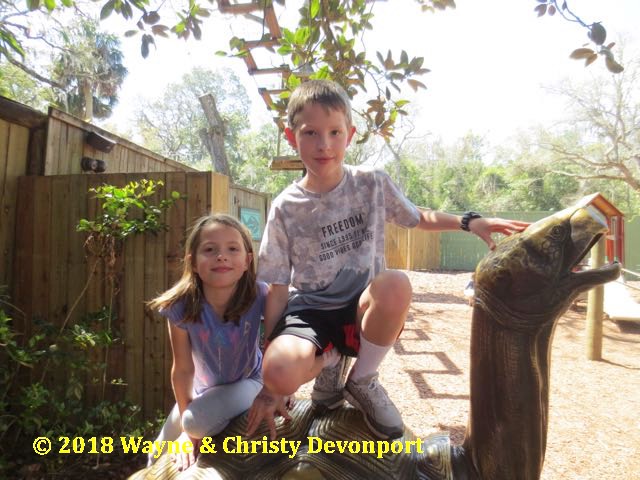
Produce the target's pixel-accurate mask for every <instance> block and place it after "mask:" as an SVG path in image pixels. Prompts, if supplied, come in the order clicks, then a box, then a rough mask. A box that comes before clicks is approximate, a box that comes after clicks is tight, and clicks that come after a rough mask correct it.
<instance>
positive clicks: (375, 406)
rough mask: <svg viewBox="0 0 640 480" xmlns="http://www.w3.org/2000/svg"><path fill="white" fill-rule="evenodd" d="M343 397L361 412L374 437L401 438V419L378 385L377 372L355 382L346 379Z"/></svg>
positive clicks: (383, 390)
mask: <svg viewBox="0 0 640 480" xmlns="http://www.w3.org/2000/svg"><path fill="white" fill-rule="evenodd" d="M344 395H345V397H346V399H347V400H349V403H351V405H353V406H354V407H356V408H357V409H358V410H360V411H361V412H362V414H363V415H364V421H365V423H366V424H367V425H368V426H369V428H370V429H371V431H372V432H373V433H374V434H375V435H376V436H378V437H380V438H382V439H388V438H389V439H393V438H399V437H401V436H402V434H403V433H404V424H403V423H402V417H401V416H400V412H398V409H397V408H396V406H395V405H394V404H393V402H392V401H391V399H390V398H389V395H388V394H387V391H386V390H385V389H384V387H383V386H382V385H380V384H379V383H378V373H377V372H376V373H372V374H371V375H367V376H366V377H363V378H361V379H360V380H359V381H357V382H354V381H352V380H351V379H348V380H347V384H346V385H345V391H344Z"/></svg>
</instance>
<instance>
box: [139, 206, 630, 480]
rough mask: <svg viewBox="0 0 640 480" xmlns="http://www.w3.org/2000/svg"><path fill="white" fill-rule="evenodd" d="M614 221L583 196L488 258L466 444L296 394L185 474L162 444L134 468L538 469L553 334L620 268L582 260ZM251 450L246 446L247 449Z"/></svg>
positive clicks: (283, 475) (471, 475) (208, 472)
mask: <svg viewBox="0 0 640 480" xmlns="http://www.w3.org/2000/svg"><path fill="white" fill-rule="evenodd" d="M606 231H607V226H606V223H605V222H604V221H603V220H602V218H601V216H600V215H599V214H598V213H597V212H595V211H593V210H592V208H591V207H585V206H581V205H579V204H578V205H575V206H573V207H571V208H568V209H566V210H563V211H561V212H558V213H556V214H554V215H552V216H550V217H547V218H545V219H543V220H540V221H538V222H536V223H534V224H533V225H531V226H529V227H528V228H527V230H525V231H524V232H522V233H518V234H515V235H512V236H510V237H506V238H504V239H503V240H502V241H501V242H500V243H499V244H498V245H497V247H496V249H495V250H493V251H491V252H489V253H488V254H487V256H486V257H485V258H484V259H483V260H482V261H481V262H480V263H479V265H478V267H477V269H476V273H475V303H474V308H473V319H472V327H471V374H470V410H469V421H468V426H467V430H466V433H465V438H464V441H463V443H462V445H451V444H450V442H449V437H448V434H446V433H443V434H436V435H432V436H429V437H427V438H425V439H421V438H416V437H415V436H414V435H413V434H412V433H411V432H410V431H409V430H408V429H405V432H404V436H403V437H401V438H400V439H397V440H394V441H380V440H378V439H376V438H375V437H373V436H372V434H371V433H370V432H369V430H368V428H367V427H366V425H365V423H364V421H363V419H362V415H361V414H360V412H358V411H357V410H356V409H354V408H351V407H348V406H345V407H341V408H339V409H337V410H335V411H333V412H329V413H327V414H325V415H322V416H318V415H316V414H315V413H314V412H313V410H312V408H311V405H310V402H309V401H308V400H305V401H298V402H297V403H296V404H295V406H294V407H293V409H292V410H291V412H290V415H291V417H292V420H291V421H290V422H278V430H277V433H278V436H277V440H275V441H273V442H272V441H269V440H268V431H267V430H266V427H265V428H263V429H262V430H260V431H259V432H258V433H257V434H256V435H255V436H254V437H252V438H243V437H242V435H243V432H244V431H245V429H246V416H244V415H243V416H240V417H238V418H237V419H235V420H234V421H233V422H232V423H231V424H230V425H229V426H228V427H227V428H226V429H225V431H224V432H222V433H221V434H219V435H217V436H216V437H214V438H213V442H212V443H211V444H210V448H209V450H210V451H211V452H213V451H215V453H201V454H200V456H199V457H198V461H197V464H196V467H192V468H190V469H189V470H187V471H186V472H184V474H180V472H178V471H177V469H176V467H175V466H174V464H173V462H172V461H171V460H170V459H169V455H164V456H163V457H161V458H160V459H159V460H158V462H156V464H155V465H153V466H152V467H149V468H147V469H145V470H141V471H139V472H137V473H135V474H134V475H133V476H131V477H130V479H132V480H139V479H143V478H154V479H155V478H165V479H173V478H177V477H178V476H180V478H202V479H252V480H253V479H285V480H293V479H353V480H356V479H357V480H361V479H365V478H366V479H389V478H400V479H424V480H441V479H460V480H462V479H483V480H489V479H490V480H513V479H519V480H532V479H538V478H540V474H541V471H542V466H543V462H544V455H545V449H546V436H547V424H548V407H549V373H550V372H549V369H550V354H551V342H552V338H553V333H554V328H555V326H556V323H557V320H558V318H559V317H560V316H561V315H562V314H563V313H564V312H565V311H566V310H567V308H568V307H569V306H570V305H571V303H572V301H573V300H574V299H575V298H576V296H577V295H578V294H579V293H581V292H583V291H586V290H588V289H590V288H593V287H595V286H597V285H600V284H603V283H606V282H609V281H611V280H613V279H615V278H617V276H618V275H619V274H620V267H619V265H617V264H611V265H605V266H604V267H602V268H598V269H592V270H587V271H581V272H574V271H573V269H574V267H575V266H576V265H577V264H578V262H579V261H580V260H582V258H583V257H584V256H585V255H586V254H587V252H588V251H589V250H590V249H591V247H592V246H593V245H594V244H595V242H596V241H597V240H598V239H599V238H600V237H601V236H602V235H603V234H604V233H605V232H606ZM242 452H246V453H242Z"/></svg>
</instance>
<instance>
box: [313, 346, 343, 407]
mask: <svg viewBox="0 0 640 480" xmlns="http://www.w3.org/2000/svg"><path fill="white" fill-rule="evenodd" d="M350 365H351V357H347V356H346V355H342V356H341V357H340V360H339V361H338V363H337V364H336V366H335V367H326V368H323V369H322V370H321V371H320V374H319V375H318V376H317V377H316V381H315V383H314V384H313V390H312V391H311V405H312V406H313V408H314V409H315V410H316V412H317V413H320V414H324V413H326V412H327V411H329V410H334V409H336V408H338V407H339V406H340V405H342V404H343V403H344V394H343V390H344V382H345V380H346V378H347V372H348V371H349V366H350Z"/></svg>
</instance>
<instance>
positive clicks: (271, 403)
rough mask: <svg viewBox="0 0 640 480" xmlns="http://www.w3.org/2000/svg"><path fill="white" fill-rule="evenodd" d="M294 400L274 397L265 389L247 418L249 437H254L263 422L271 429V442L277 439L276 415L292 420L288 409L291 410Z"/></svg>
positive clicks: (286, 397)
mask: <svg viewBox="0 0 640 480" xmlns="http://www.w3.org/2000/svg"><path fill="white" fill-rule="evenodd" d="M291 401H292V399H291V398H290V397H288V396H283V395H274V394H272V393H271V392H270V391H269V390H267V389H266V388H265V387H263V388H262V390H261V391H260V393H259V394H258V396H257V397H256V398H255V400H254V401H253V405H251V408H250V409H249V414H248V416H247V433H246V435H247V437H250V436H251V435H253V433H254V432H255V431H256V430H257V429H258V427H259V426H260V424H261V423H262V421H263V420H265V421H266V422H267V426H268V427H269V432H270V437H271V440H275V439H276V422H275V420H274V418H275V416H276V415H281V416H282V417H284V419H285V420H291V417H290V416H289V413H288V412H287V409H289V408H291V406H292V403H291Z"/></svg>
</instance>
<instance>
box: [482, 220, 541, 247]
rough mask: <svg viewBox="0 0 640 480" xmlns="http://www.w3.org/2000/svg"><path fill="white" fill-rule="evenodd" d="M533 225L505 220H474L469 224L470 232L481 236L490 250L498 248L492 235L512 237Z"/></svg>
mask: <svg viewBox="0 0 640 480" xmlns="http://www.w3.org/2000/svg"><path fill="white" fill-rule="evenodd" d="M529 225H531V223H530V222H521V221H519V220H505V219H503V218H484V217H481V218H474V219H473V220H471V221H470V222H469V230H470V231H471V232H472V233H475V234H476V235H477V236H479V237H480V238H481V239H482V240H484V242H485V243H486V244H487V245H488V246H489V249H490V250H493V249H494V248H496V244H495V242H494V241H493V239H492V238H491V234H492V233H502V234H503V235H511V234H514V233H518V232H522V231H523V230H524V229H525V228H527V227H528V226H529Z"/></svg>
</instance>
